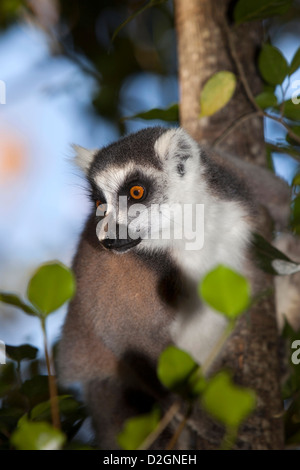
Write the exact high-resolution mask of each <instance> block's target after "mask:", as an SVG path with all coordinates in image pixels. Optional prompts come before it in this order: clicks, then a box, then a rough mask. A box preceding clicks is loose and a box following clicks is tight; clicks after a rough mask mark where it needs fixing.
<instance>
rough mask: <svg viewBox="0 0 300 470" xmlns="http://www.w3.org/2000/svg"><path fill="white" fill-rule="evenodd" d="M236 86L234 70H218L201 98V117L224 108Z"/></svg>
mask: <svg viewBox="0 0 300 470" xmlns="http://www.w3.org/2000/svg"><path fill="white" fill-rule="evenodd" d="M235 88H236V77H235V75H234V74H233V73H232V72H228V71H226V70H225V71H222V72H217V73H216V74H214V75H213V76H212V77H211V78H209V80H208V81H207V82H206V83H205V85H204V87H203V91H202V94H201V98H200V105H201V113H200V117H203V116H211V115H212V114H215V113H216V112H217V111H219V110H220V109H221V108H223V107H224V106H225V105H226V104H227V103H228V101H230V99H231V98H232V96H233V94H234V92H235Z"/></svg>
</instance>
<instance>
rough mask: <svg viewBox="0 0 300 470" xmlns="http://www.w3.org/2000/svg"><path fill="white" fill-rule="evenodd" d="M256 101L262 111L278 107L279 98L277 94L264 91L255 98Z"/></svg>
mask: <svg viewBox="0 0 300 470" xmlns="http://www.w3.org/2000/svg"><path fill="white" fill-rule="evenodd" d="M255 101H256V103H257V104H258V106H259V107H260V108H262V109H266V108H272V107H273V106H276V105H277V98H276V96H275V94H274V93H272V92H270V91H263V92H262V93H260V94H259V95H257V96H256V97H255Z"/></svg>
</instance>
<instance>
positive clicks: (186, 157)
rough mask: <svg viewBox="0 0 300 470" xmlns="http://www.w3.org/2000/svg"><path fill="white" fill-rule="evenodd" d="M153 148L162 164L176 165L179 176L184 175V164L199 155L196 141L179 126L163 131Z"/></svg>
mask: <svg viewBox="0 0 300 470" xmlns="http://www.w3.org/2000/svg"><path fill="white" fill-rule="evenodd" d="M154 149H155V151H156V154H157V156H158V157H159V158H160V160H161V161H162V163H163V164H166V165H167V166H168V165H170V166H171V167H176V171H177V173H178V175H179V176H184V174H185V171H186V168H185V167H186V165H188V164H189V163H190V162H191V161H193V160H194V157H195V156H196V157H198V155H199V148H198V145H197V143H196V142H195V141H194V139H192V138H191V137H190V136H189V135H188V134H187V133H186V132H185V130H184V129H182V128H181V127H179V128H177V129H170V130H167V131H166V132H164V133H163V134H162V135H161V136H160V137H159V138H158V139H157V141H156V142H155V145H154Z"/></svg>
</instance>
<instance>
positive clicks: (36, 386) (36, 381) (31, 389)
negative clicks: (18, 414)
mask: <svg viewBox="0 0 300 470" xmlns="http://www.w3.org/2000/svg"><path fill="white" fill-rule="evenodd" d="M21 393H23V394H24V395H26V396H27V397H28V398H29V399H30V401H31V402H32V403H33V404H34V405H35V404H37V403H40V402H41V401H46V400H48V399H49V382H48V376H47V375H36V376H34V377H32V378H30V379H28V380H26V381H25V382H24V383H23V384H22V386H21Z"/></svg>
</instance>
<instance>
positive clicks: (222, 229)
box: [59, 127, 255, 449]
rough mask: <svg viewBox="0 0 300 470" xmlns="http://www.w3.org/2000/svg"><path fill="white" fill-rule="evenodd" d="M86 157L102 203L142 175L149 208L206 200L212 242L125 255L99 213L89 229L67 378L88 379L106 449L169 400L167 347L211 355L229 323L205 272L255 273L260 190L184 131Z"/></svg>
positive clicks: (67, 349)
mask: <svg viewBox="0 0 300 470" xmlns="http://www.w3.org/2000/svg"><path fill="white" fill-rule="evenodd" d="M81 153H82V155H83V161H82V164H81V162H80V156H79V157H78V160H79V164H80V165H81V166H82V167H83V168H84V171H85V172H86V174H87V175H88V179H89V181H90V184H91V187H92V199H93V200H94V201H96V200H97V199H99V198H100V199H102V198H104V197H106V198H107V199H109V201H108V202H109V204H111V205H114V204H116V197H117V195H118V194H119V193H120V192H122V191H124V193H125V194H126V184H127V182H128V180H131V179H132V178H133V179H134V178H136V179H138V180H143V181H145V185H146V181H148V182H149V188H150V189H149V195H148V196H147V197H148V200H146V201H145V204H150V203H157V202H172V199H173V198H175V199H176V200H179V201H181V202H182V203H185V202H192V203H201V204H205V218H206V219H205V220H206V226H207V228H206V237H207V238H206V241H205V245H204V249H203V250H202V251H201V252H199V253H198V252H195V253H194V252H186V251H185V250H184V249H183V245H182V244H181V243H180V242H178V243H177V242H175V241H170V242H169V241H168V242H166V243H165V244H160V243H158V242H157V243H156V242H154V241H152V240H151V242H149V243H148V244H147V243H146V242H141V243H140V244H138V245H137V246H135V247H134V248H131V249H129V250H128V251H126V252H125V253H122V254H119V253H116V252H114V251H109V250H108V249H104V245H103V240H102V239H100V240H99V239H98V238H97V236H96V224H97V218H96V217H95V213H94V212H95V210H94V211H93V213H92V214H91V215H90V217H89V219H88V221H87V224H86V227H85V230H84V232H83V234H82V237H81V241H80V243H79V246H78V250H77V253H76V256H75V259H74V264H73V269H74V272H75V275H76V279H77V292H76V296H75V298H74V299H73V300H72V302H71V303H70V307H69V311H68V315H67V318H66V322H65V325H64V329H63V334H62V339H61V342H60V348H59V377H60V380H61V382H64V383H73V382H79V383H81V384H82V387H83V392H84V395H85V398H86V401H87V404H88V406H89V409H90V412H91V414H92V416H93V419H94V425H95V429H96V433H97V439H98V442H99V445H100V446H102V447H104V448H107V449H114V448H117V447H118V446H117V443H116V440H115V436H116V434H117V433H118V432H119V431H120V429H121V427H122V424H123V422H124V420H125V419H126V418H128V417H130V416H133V415H134V414H138V413H141V412H145V411H148V410H150V409H151V407H152V405H153V402H154V401H155V400H157V399H159V400H160V401H161V402H162V403H165V400H167V399H168V393H167V391H166V390H164V389H163V388H162V387H161V386H160V385H159V383H158V382H157V379H156V374H155V369H156V365H157V360H158V357H159V354H160V353H161V352H162V351H163V349H164V348H165V347H166V346H167V345H168V344H171V343H175V344H177V345H178V346H179V347H182V349H186V350H187V351H189V352H190V353H191V354H192V355H194V357H195V358H196V359H197V360H198V361H200V362H202V361H205V360H206V358H207V355H208V354H209V352H210V351H211V348H213V347H214V344H215V343H216V341H217V340H218V338H219V335H220V334H221V333H222V331H223V329H224V328H225V327H226V321H225V320H224V319H223V318H221V319H220V315H217V314H216V313H215V312H213V311H212V310H211V309H209V308H208V307H206V306H205V305H203V303H202V302H201V300H200V298H199V297H198V294H197V289H196V287H197V284H198V282H199V280H200V279H201V278H202V277H203V275H204V274H205V272H207V271H208V270H210V269H211V268H212V267H214V266H215V265H216V264H218V263H223V264H228V265H229V266H231V267H233V268H234V269H236V270H239V271H241V272H242V273H243V274H245V275H246V276H248V277H249V279H253V278H255V268H254V266H253V264H252V261H251V259H250V258H249V251H248V248H249V243H250V239H251V230H253V228H254V214H255V195H254V197H253V196H252V195H251V190H250V189H249V188H248V187H247V184H246V182H245V179H243V177H241V174H242V171H240V169H239V170H238V171H236V170H235V167H234V165H233V164H232V162H231V161H227V160H226V159H222V158H221V157H219V156H215V155H213V154H210V153H208V152H206V151H203V149H201V148H200V147H199V145H198V144H197V143H196V142H194V141H193V140H192V139H191V138H190V137H189V136H188V135H187V134H186V133H185V132H184V131H183V130H182V129H165V128H159V127H156V128H147V129H144V130H142V131H140V132H138V133H136V134H132V135H129V136H127V137H125V138H123V139H121V140H120V141H119V142H116V143H114V144H111V145H110V146H108V147H106V148H104V149H102V150H99V151H97V152H96V153H90V154H89V153H88V152H86V151H81ZM89 159H90V162H89ZM88 162H89V163H88ZM246 167H247V165H246ZM247 174H248V171H247V170H246V171H245V172H244V175H247ZM150 183H151V184H150ZM147 185H148V183H147ZM122 188H123V189H122ZM166 432H168V430H167V431H166ZM159 445H162V444H158V446H159ZM156 448H157V447H156Z"/></svg>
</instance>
